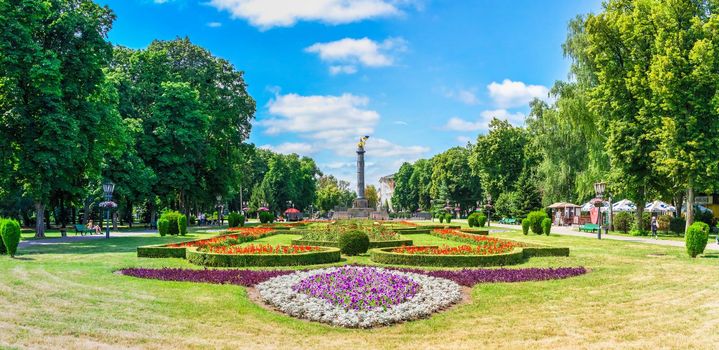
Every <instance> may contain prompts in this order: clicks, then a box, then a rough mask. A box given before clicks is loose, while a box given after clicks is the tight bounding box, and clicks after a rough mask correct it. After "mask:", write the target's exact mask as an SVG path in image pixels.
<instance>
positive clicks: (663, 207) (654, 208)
mask: <svg viewBox="0 0 719 350" xmlns="http://www.w3.org/2000/svg"><path fill="white" fill-rule="evenodd" d="M644 210H645V211H648V212H650V213H666V212H672V213H675V212H676V211H677V208H675V207H674V206H672V205H669V204H667V203H664V202H662V201H654V202H651V203H647V205H646V206H644Z"/></svg>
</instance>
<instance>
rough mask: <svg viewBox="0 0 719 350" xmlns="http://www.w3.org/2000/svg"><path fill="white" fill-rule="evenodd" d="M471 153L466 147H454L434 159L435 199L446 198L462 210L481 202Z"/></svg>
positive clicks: (478, 181)
mask: <svg viewBox="0 0 719 350" xmlns="http://www.w3.org/2000/svg"><path fill="white" fill-rule="evenodd" d="M471 153H472V151H471V150H470V149H468V148H466V147H453V148H450V149H448V150H447V151H445V152H443V153H440V154H438V155H436V156H434V157H433V158H432V190H431V193H432V196H433V197H434V198H437V199H440V198H441V197H446V199H447V200H449V201H450V202H453V203H456V204H458V205H459V206H460V207H461V209H462V210H468V209H471V208H473V207H475V206H476V204H477V202H478V201H481V199H482V186H481V185H480V179H479V177H477V176H475V175H473V174H472V169H471V167H470V165H469V158H470V155H471ZM495 198H496V197H495Z"/></svg>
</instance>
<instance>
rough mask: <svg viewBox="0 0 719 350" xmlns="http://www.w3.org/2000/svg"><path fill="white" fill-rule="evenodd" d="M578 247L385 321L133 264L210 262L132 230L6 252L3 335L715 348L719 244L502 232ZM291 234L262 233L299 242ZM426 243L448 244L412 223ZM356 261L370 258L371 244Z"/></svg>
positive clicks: (76, 339)
mask: <svg viewBox="0 0 719 350" xmlns="http://www.w3.org/2000/svg"><path fill="white" fill-rule="evenodd" d="M493 235H495V236H500V237H509V238H514V239H519V240H523V241H527V242H541V243H545V244H550V245H556V246H569V247H570V248H571V249H572V252H571V256H570V257H568V258H534V259H531V260H529V261H528V262H526V263H525V264H522V265H520V266H516V267H530V266H531V267H558V266H586V267H587V268H589V269H591V272H590V273H589V274H587V275H585V276H581V277H576V278H571V279H567V280H558V281H549V282H528V283H513V284H484V285H478V286H476V287H474V288H473V290H472V302H471V303H469V304H465V305H461V306H458V307H455V308H452V309H451V310H448V311H446V312H444V313H440V314H436V315H435V316H433V317H432V318H430V319H425V320H418V321H414V322H410V323H405V324H399V325H395V326H391V327H385V328H378V329H373V330H352V329H341V328H333V327H330V326H326V325H322V324H317V323H310V322H305V321H300V320H295V319H293V318H291V317H288V316H284V315H280V314H277V313H275V312H271V311H267V310H265V309H263V308H261V307H259V306H257V305H255V304H253V303H252V302H251V301H250V300H248V298H247V294H246V291H245V289H244V288H243V287H238V286H232V285H209V284H197V283H186V282H163V281H155V280H143V279H136V278H131V277H126V276H121V275H117V274H114V273H113V272H114V271H115V270H117V269H120V268H124V267H185V268H200V267H198V266H193V265H190V264H188V263H187V262H185V261H184V260H182V259H141V258H137V257H136V256H135V248H136V247H137V246H139V245H146V244H159V243H167V242H175V241H179V240H185V239H194V238H197V237H207V236H208V234H195V233H192V234H191V235H189V236H187V237H184V238H177V237H164V238H160V237H128V238H112V239H110V240H104V239H97V240H91V241H84V242H77V243H70V244H61V245H50V246H37V247H31V248H26V249H24V250H22V251H21V254H20V256H19V257H18V259H14V260H11V259H9V258H7V257H0V276H2V277H1V278H0V310H2V311H1V312H0V315H1V316H0V348H2V347H5V346H9V347H11V348H12V347H18V348H25V347H29V348H49V349H58V348H112V347H119V348H128V347H142V348H170V349H178V348H217V347H220V348H342V349H354V348H390V349H408V348H409V349H424V348H438V349H456V348H471V349H476V348H496V347H502V348H552V349H556V348H564V349H577V348H616V347H619V346H625V347H631V348H640V349H654V348H716V344H719V335H717V331H716V330H717V327H719V295H718V292H717V291H719V259H717V258H718V257H719V255H710V256H708V257H703V258H699V259H690V258H688V257H687V256H686V254H685V252H684V250H683V249H679V248H672V247H663V246H653V245H645V244H637V243H631V242H620V241H610V240H602V241H598V240H594V239H586V238H578V237H568V236H549V237H545V236H542V237H537V236H534V235H529V236H523V235H522V234H521V233H518V232H503V233H496V234H493ZM296 237H298V236H296V235H291V234H285V235H278V236H274V237H268V238H265V239H263V240H262V241H264V242H267V243H271V244H282V243H288V242H289V241H290V240H291V239H292V238H296ZM410 237H411V238H413V239H415V244H440V245H441V244H448V245H455V244H456V243H455V242H450V241H444V240H441V239H439V238H435V237H433V236H429V235H411V236H410ZM343 263H369V260H368V258H367V257H366V256H363V257H357V258H348V259H346V260H345V261H343Z"/></svg>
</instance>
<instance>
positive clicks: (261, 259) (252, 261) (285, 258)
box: [186, 247, 341, 267]
mask: <svg viewBox="0 0 719 350" xmlns="http://www.w3.org/2000/svg"><path fill="white" fill-rule="evenodd" d="M186 255H187V261H189V262H191V263H193V264H196V265H202V266H211V267H245V266H299V265H317V264H329V263H335V262H338V261H340V259H341V254H340V250H339V249H338V248H324V250H322V251H318V252H307V253H300V254H245V255H241V254H215V253H206V252H200V251H197V248H195V247H191V248H188V249H187V251H186Z"/></svg>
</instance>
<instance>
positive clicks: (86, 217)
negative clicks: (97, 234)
mask: <svg viewBox="0 0 719 350" xmlns="http://www.w3.org/2000/svg"><path fill="white" fill-rule="evenodd" d="M82 205H83V208H82V210H83V212H82V224H83V225H87V223H88V222H89V221H90V203H88V202H87V198H85V200H83V201H82Z"/></svg>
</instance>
